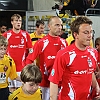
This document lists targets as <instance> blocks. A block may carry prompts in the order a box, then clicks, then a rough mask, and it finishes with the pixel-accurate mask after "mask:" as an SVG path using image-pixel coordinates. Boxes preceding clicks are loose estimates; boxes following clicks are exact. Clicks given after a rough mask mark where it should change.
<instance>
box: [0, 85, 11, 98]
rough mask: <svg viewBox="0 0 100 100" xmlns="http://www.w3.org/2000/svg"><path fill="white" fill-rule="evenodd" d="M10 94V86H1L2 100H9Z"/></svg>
mask: <svg viewBox="0 0 100 100" xmlns="http://www.w3.org/2000/svg"><path fill="white" fill-rule="evenodd" d="M8 96H9V88H8V87H6V88H1V89H0V100H8Z"/></svg>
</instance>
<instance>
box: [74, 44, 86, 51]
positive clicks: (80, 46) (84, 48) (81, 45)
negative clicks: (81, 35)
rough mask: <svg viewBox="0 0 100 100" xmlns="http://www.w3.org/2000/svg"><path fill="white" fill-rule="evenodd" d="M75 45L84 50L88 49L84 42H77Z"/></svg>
mask: <svg viewBox="0 0 100 100" xmlns="http://www.w3.org/2000/svg"><path fill="white" fill-rule="evenodd" d="M75 45H76V47H77V48H78V49H79V50H82V51H84V50H86V47H87V46H85V45H83V44H78V43H77V42H75Z"/></svg>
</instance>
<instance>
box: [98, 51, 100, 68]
mask: <svg viewBox="0 0 100 100" xmlns="http://www.w3.org/2000/svg"><path fill="white" fill-rule="evenodd" d="M98 66H99V68H100V52H98Z"/></svg>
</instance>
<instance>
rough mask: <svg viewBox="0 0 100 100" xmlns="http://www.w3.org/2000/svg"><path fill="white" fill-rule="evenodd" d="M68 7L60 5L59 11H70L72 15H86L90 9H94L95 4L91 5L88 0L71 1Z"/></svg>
mask: <svg viewBox="0 0 100 100" xmlns="http://www.w3.org/2000/svg"><path fill="white" fill-rule="evenodd" d="M67 3H68V4H67V5H66V6H63V5H59V10H62V11H65V10H70V11H71V13H72V15H85V11H86V10H87V9H88V8H91V7H92V8H94V6H95V5H94V4H91V3H90V2H89V1H88V0H69V2H67Z"/></svg>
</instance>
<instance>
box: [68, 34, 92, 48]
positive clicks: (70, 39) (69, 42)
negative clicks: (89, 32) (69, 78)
mask: <svg viewBox="0 0 100 100" xmlns="http://www.w3.org/2000/svg"><path fill="white" fill-rule="evenodd" d="M73 40H74V38H73V36H72V35H70V36H69V37H68V38H67V39H66V41H67V43H68V45H70V44H71V42H72V41H73ZM90 46H91V47H93V42H92V40H91V41H90Z"/></svg>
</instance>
